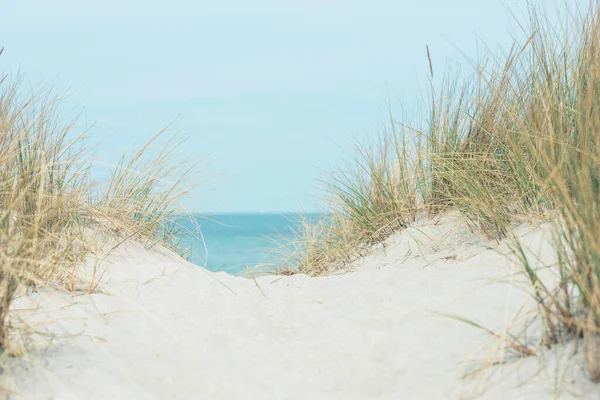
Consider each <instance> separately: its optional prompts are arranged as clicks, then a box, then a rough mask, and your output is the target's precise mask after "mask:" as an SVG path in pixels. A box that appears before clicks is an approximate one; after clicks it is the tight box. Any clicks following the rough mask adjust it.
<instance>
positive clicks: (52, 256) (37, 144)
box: [0, 75, 195, 349]
mask: <svg viewBox="0 0 600 400" xmlns="http://www.w3.org/2000/svg"><path fill="white" fill-rule="evenodd" d="M60 104H61V97H60V96H58V95H56V94H54V93H53V91H52V90H51V89H47V88H42V89H40V90H38V91H33V90H32V89H31V88H29V87H28V86H27V85H26V84H25V83H24V81H23V79H22V78H19V77H18V76H17V77H10V76H8V75H6V76H4V77H3V78H1V79H0V349H4V348H6V347H7V346H8V345H9V341H10V332H9V330H10V318H8V314H9V309H10V304H11V301H12V300H13V297H14V295H15V292H16V291H17V290H18V288H19V287H23V288H31V287H39V286H48V285H50V286H53V287H55V288H59V289H63V290H74V289H75V287H76V285H75V283H76V281H77V267H78V266H79V265H81V263H82V261H83V260H84V259H85V257H86V256H88V255H90V253H91V252H96V251H98V242H97V237H98V234H100V236H102V237H104V238H105V239H106V238H112V239H114V240H113V242H116V243H122V242H123V241H124V240H127V239H129V238H133V239H137V240H140V241H142V242H144V243H146V244H147V245H153V244H155V243H162V244H165V245H167V246H171V247H173V246H174V244H175V239H176V237H177V235H175V233H174V230H173V227H172V226H170V224H169V221H170V220H171V219H170V217H171V216H172V215H173V214H174V213H175V212H177V211H179V205H180V199H181V198H182V197H183V196H185V195H186V194H187V193H188V191H189V190H190V189H191V188H192V187H193V186H194V185H193V184H192V185H190V184H188V182H190V179H189V178H190V174H191V173H192V171H193V170H194V167H195V164H194V163H193V162H192V163H188V162H185V161H184V162H178V161H177V160H176V158H177V157H175V154H176V150H177V149H178V146H179V145H180V144H181V140H179V139H178V138H177V137H174V138H173V139H172V140H171V141H170V142H168V143H167V145H165V146H163V147H161V150H160V151H158V152H151V151H150V149H151V145H152V144H153V143H154V141H155V140H156V139H157V138H158V137H160V136H165V135H167V133H165V132H160V133H159V134H158V135H156V136H155V137H154V138H152V139H151V140H150V141H149V142H148V144H146V145H145V146H144V147H142V148H141V149H140V150H139V151H138V152H135V153H133V154H131V155H129V154H127V153H126V154H125V155H124V156H123V157H122V158H121V160H120V162H119V163H118V164H117V165H114V166H113V168H112V169H111V171H112V172H111V177H110V179H109V180H108V182H107V183H106V185H104V186H102V187H99V186H97V185H96V184H95V183H94V176H93V175H92V170H93V168H92V165H91V162H90V161H89V159H90V157H89V151H90V148H91V147H90V145H89V142H88V140H87V139H86V135H85V133H86V132H85V129H81V128H80V127H79V126H78V125H77V120H76V119H74V120H66V121H65V120H64V119H63V118H62V117H61V115H60V113H59V110H60ZM86 160H87V161H86ZM90 230H91V231H93V233H92V234H91V233H90Z"/></svg>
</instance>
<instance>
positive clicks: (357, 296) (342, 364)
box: [4, 222, 598, 400]
mask: <svg viewBox="0 0 600 400" xmlns="http://www.w3.org/2000/svg"><path fill="white" fill-rule="evenodd" d="M525 229H526V228H522V230H523V232H524V233H525V232H526V230H525ZM421 231H422V232H425V233H426V234H427V236H428V237H429V239H424V237H425V236H423V234H421V233H418V231H417V230H412V229H411V230H409V231H407V232H403V233H401V234H399V235H396V236H395V237H393V238H391V240H390V241H389V242H388V246H387V249H386V253H385V254H380V255H378V256H371V257H367V258H365V259H363V260H361V264H363V265H362V266H360V267H359V268H358V269H357V270H356V271H355V272H352V273H347V274H343V275H338V276H330V277H324V278H309V277H306V276H303V275H296V276H291V277H273V276H266V277H260V278H258V279H257V280H256V282H255V281H253V280H250V279H243V278H235V277H231V276H227V275H225V274H210V273H208V272H206V271H205V270H203V269H200V268H198V267H195V266H192V265H190V264H188V263H186V262H184V261H182V260H180V259H178V258H177V257H173V256H171V255H168V254H158V253H150V252H147V251H145V250H143V249H141V248H139V247H138V246H136V245H131V246H127V247H126V248H125V247H124V248H121V249H119V250H118V253H117V254H116V255H114V256H112V257H111V259H110V260H109V262H108V270H107V274H106V275H105V278H104V281H103V285H102V291H104V292H106V293H107V294H104V293H95V294H92V295H78V296H71V295H65V294H60V293H54V292H49V291H42V292H40V293H36V294H32V295H29V296H27V297H24V298H21V299H19V300H18V302H17V304H18V305H19V306H20V307H23V308H27V307H33V306H37V307H39V309H38V310H37V311H36V312H35V313H34V314H32V315H31V316H29V317H28V320H29V321H30V322H32V323H33V321H40V322H44V323H43V324H42V325H41V326H40V327H43V328H44V329H46V330H48V331H50V332H52V333H53V335H55V336H56V339H55V340H54V341H53V344H52V345H51V346H50V347H49V348H46V349H44V348H43V347H40V349H39V350H35V351H33V352H31V353H30V354H29V356H28V357H27V358H26V359H25V360H22V361H15V362H14V363H13V366H12V369H11V370H10V371H7V372H6V374H5V378H4V381H5V385H8V386H11V387H13V388H14V389H15V390H16V391H17V392H18V393H20V394H19V395H16V396H15V397H16V398H27V399H78V400H79V399H255V398H256V399H321V398H322V399H367V398H368V399H372V398H379V399H428V398H431V399H446V398H450V399H452V398H470V397H471V395H472V394H474V393H478V391H477V389H476V388H474V386H473V383H472V382H470V381H464V380H460V379H459V378H460V376H461V374H462V373H463V372H465V368H466V367H467V366H468V363H467V364H465V361H468V360H469V359H470V358H472V357H474V356H479V357H481V356H484V355H485V353H481V352H477V350H478V349H480V346H481V344H482V343H485V342H489V337H488V336H487V335H486V334H484V333H482V332H481V331H479V330H477V329H475V328H473V327H471V326H469V325H467V324H464V323H461V322H458V321H455V320H453V319H450V318H445V317H442V316H439V315H437V314H434V313H432V312H431V311H436V312H443V313H450V314H457V315H460V316H463V317H466V318H471V319H473V320H476V321H477V322H480V323H482V324H484V325H485V326H488V327H489V328H491V329H501V328H502V327H503V326H505V324H506V323H507V321H509V320H510V319H511V317H512V316H513V314H514V311H515V310H516V309H517V307H518V306H520V305H521V304H523V302H524V301H526V299H527V296H526V295H525V294H524V293H523V292H522V291H520V290H518V289H517V288H516V287H515V286H514V285H510V284H506V283H502V282H498V281H499V280H504V281H507V280H508V281H510V280H511V279H513V278H511V277H510V275H511V273H512V272H514V269H513V268H514V267H513V266H512V265H511V263H510V262H508V261H507V259H506V258H505V257H503V256H501V255H500V254H499V253H498V252H497V251H495V250H486V249H485V248H484V247H482V245H481V244H480V243H477V240H475V239H473V237H472V236H471V235H469V234H468V233H466V231H465V230H464V229H462V228H457V227H456V225H455V224H453V223H452V222H445V223H442V224H440V225H438V226H426V227H424V228H421ZM415 235H417V236H419V237H420V241H421V242H422V244H423V243H424V242H427V241H428V240H431V243H435V244H436V247H437V248H435V249H432V250H428V251H423V250H422V249H423V248H431V246H423V247H422V248H421V250H419V245H418V241H415V239H414V236H415ZM542 236H543V235H542V234H541V232H540V231H539V230H538V231H534V232H532V233H528V234H526V235H525V236H524V240H526V241H528V243H529V244H530V245H531V246H532V248H535V247H536V246H537V248H538V249H539V252H540V253H542V254H544V253H548V251H547V250H548V249H547V245H545V244H544V241H543V237H542ZM540 246H541V247H540ZM544 246H545V247H544ZM519 279H520V278H519ZM52 321H54V322H52ZM71 334H75V335H76V336H74V337H71V336H70V335H71ZM65 335H67V336H66V338H65V339H64V340H63V339H62V338H64V337H65ZM25 365H28V367H27V368H26V367H25ZM474 365H475V364H474V363H471V366H474ZM537 369H538V362H537V360H536V359H535V358H530V359H527V360H524V361H520V362H517V363H511V364H509V366H507V367H505V368H503V369H496V370H494V374H495V375H494V378H496V379H497V378H499V377H502V376H504V378H503V382H502V385H501V386H500V387H492V389H491V390H490V391H488V392H486V393H485V394H484V397H489V398H507V399H508V398H510V399H512V398H546V397H547V396H548V395H549V393H550V392H549V391H548V390H549V389H550V390H553V389H552V388H551V387H550V388H549V385H548V384H547V379H546V378H545V377H544V376H543V374H537V376H538V378H536V379H530V376H531V375H532V374H534V375H535V374H536V371H537ZM576 372H577V371H576ZM577 374H579V375H577ZM580 375H581V374H580V373H579V372H577V373H576V374H575V376H580ZM525 379H529V381H530V384H528V385H524V386H523V385H520V383H521V382H522V381H523V380H525ZM575 385H576V387H577V388H578V390H579V389H581V390H586V391H587V392H585V393H588V394H589V393H591V392H589V390H594V387H593V385H592V386H589V385H588V386H586V385H584V384H583V383H579V382H576V383H575ZM590 388H591V389H590ZM595 389H598V388H597V387H596V388H595ZM564 395H565V396H567V395H568V393H567V394H564ZM515 396H516V397H515Z"/></svg>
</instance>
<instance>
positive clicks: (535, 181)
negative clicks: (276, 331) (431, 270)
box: [297, 0, 600, 381]
mask: <svg viewBox="0 0 600 400" xmlns="http://www.w3.org/2000/svg"><path fill="white" fill-rule="evenodd" d="M564 15H565V16H566V18H565V20H564V22H563V23H558V24H556V23H553V22H551V21H549V20H548V19H547V18H546V17H545V16H544V14H543V13H542V12H541V11H540V9H539V8H536V7H535V6H534V5H530V9H529V17H530V18H529V21H528V23H527V24H523V25H522V26H523V32H524V37H525V40H524V41H523V42H516V43H515V45H514V46H513V47H512V49H511V51H510V52H509V53H508V54H507V55H506V56H505V57H503V58H497V57H493V56H491V55H490V57H489V58H488V60H490V61H484V62H480V63H478V64H477V67H476V69H475V71H474V74H473V75H472V77H471V78H470V79H466V80H464V81H459V80H457V79H449V78H446V79H445V80H444V84H443V85H442V87H441V90H440V91H439V92H438V91H436V90H435V85H433V84H432V91H431V105H430V107H429V113H428V115H429V118H428V119H427V121H425V123H424V125H423V128H414V127H413V128H407V127H406V126H405V125H399V124H396V123H394V122H392V124H391V125H392V126H394V127H402V129H392V130H391V131H390V132H388V133H387V135H386V136H384V137H383V138H382V139H381V140H380V141H379V143H378V145H377V146H375V149H376V150H375V151H373V150H370V147H368V146H362V147H360V148H359V149H358V154H359V157H357V159H356V160H354V161H355V164H354V167H352V168H349V169H347V171H350V172H345V173H341V174H339V175H337V176H334V177H333V179H331V180H330V181H329V182H328V185H329V186H328V188H329V191H330V193H331V195H332V198H333V199H334V200H333V202H332V208H333V212H334V215H335V217H334V219H333V220H332V221H330V222H329V223H327V224H324V225H323V226H324V228H323V227H322V228H320V229H312V230H311V228H307V229H306V231H307V232H309V233H310V234H307V235H305V236H304V238H305V239H304V243H305V248H304V249H303V250H304V251H305V253H306V254H307V256H306V257H305V258H301V259H298V260H297V266H298V269H299V270H300V271H301V272H306V273H308V274H313V275H318V274H324V273H329V272H331V271H332V270H334V269H338V268H343V267H344V266H346V265H348V263H349V262H350V261H351V260H352V259H353V257H356V256H359V255H360V254H361V253H362V252H363V251H364V249H365V248H368V247H369V246H371V245H373V244H375V243H378V242H381V241H383V240H385V239H386V237H387V236H389V235H390V234H391V233H393V232H394V231H397V230H400V229H402V228H404V227H405V226H406V225H407V224H408V223H410V222H411V221H412V220H414V219H415V218H416V217H418V216H419V215H423V216H427V215H428V216H431V215H435V214H438V213H440V212H443V211H445V210H451V209H456V210H458V211H460V212H461V214H462V215H463V216H464V219H465V220H466V221H467V223H468V224H469V225H471V226H472V228H473V229H474V230H478V231H480V232H481V233H482V234H483V235H485V236H487V237H488V238H491V239H495V240H501V239H503V238H506V237H509V239H510V235H511V224H512V223H513V222H514V221H518V220H522V219H523V218H532V217H535V218H539V217H542V218H548V219H551V220H552V221H554V238H555V248H556V252H557V254H556V255H557V259H558V260H559V262H558V265H557V266H556V268H555V272H556V276H557V277H558V285H557V286H550V285H549V284H548V283H544V281H543V280H542V279H541V278H540V276H539V273H538V271H537V270H536V269H535V268H533V267H532V264H531V263H530V261H529V260H528V255H527V253H526V251H525V250H524V249H523V248H522V247H521V246H520V244H519V243H518V242H517V241H516V240H513V243H514V244H515V249H516V250H517V254H518V255H519V259H520V262H521V265H522V266H523V271H524V272H525V274H526V276H527V277H528V278H529V281H530V282H531V285H532V288H533V295H534V298H535V300H536V302H537V304H538V311H539V312H538V316H539V317H540V319H541V320H543V321H544V324H545V328H544V329H545V334H544V335H543V343H544V344H546V345H547V346H550V345H552V344H553V343H556V342H559V341H561V340H564V339H566V338H572V337H580V336H582V337H583V338H584V344H585V348H586V360H587V366H588V371H589V373H590V376H591V377H592V379H594V380H596V381H598V380H600V2H598V1H596V0H593V1H591V2H590V6H589V8H588V9H586V10H584V11H581V10H579V9H577V10H574V9H568V8H567V10H566V11H565V13H564ZM429 74H430V76H431V80H432V82H433V78H434V70H433V63H432V62H431V58H430V70H429ZM407 143H410V145H408V146H407V145H406V144H407Z"/></svg>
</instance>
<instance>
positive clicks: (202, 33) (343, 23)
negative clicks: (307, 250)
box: [0, 0, 526, 212]
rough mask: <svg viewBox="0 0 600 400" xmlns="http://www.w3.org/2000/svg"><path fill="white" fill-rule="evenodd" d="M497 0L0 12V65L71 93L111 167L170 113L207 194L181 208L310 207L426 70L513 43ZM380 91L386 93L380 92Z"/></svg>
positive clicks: (30, 1)
mask: <svg viewBox="0 0 600 400" xmlns="http://www.w3.org/2000/svg"><path fill="white" fill-rule="evenodd" d="M525 4H526V2H525V0H523V1H500V0H452V1H448V0H420V1H415V0H410V1H405V0H396V1H389V0H386V1H376V0H370V1H369V0H343V1H342V0H302V1H291V0H290V1H281V0H279V1H278V0H256V1H218V2H217V1H211V2H208V1H197V0H196V1H192V0H170V1H157V0H143V1H142V0H103V1H83V0H55V1H52V0H3V1H2V2H1V5H0V13H1V16H2V24H0V39H1V41H2V43H0V45H1V46H4V47H5V51H4V54H3V55H2V57H0V66H1V68H2V70H4V71H16V70H17V69H19V68H20V69H21V70H22V72H24V73H25V74H26V76H27V79H28V80H29V81H31V82H32V84H33V85H36V84H39V83H41V82H45V83H48V82H50V83H52V84H54V86H55V87H56V88H57V89H58V90H61V91H65V90H67V89H69V88H70V89H71V92H70V93H71V94H70V97H69V100H68V102H69V104H76V105H81V106H85V109H84V121H88V123H90V122H94V121H96V127H95V128H94V130H93V134H94V135H95V136H99V137H101V138H102V139H103V141H104V144H103V146H100V147H99V149H98V151H97V154H96V155H95V158H96V159H98V160H102V161H105V162H114V160H115V158H116V157H117V155H118V154H120V153H121V152H122V151H123V149H125V148H127V147H128V146H131V145H132V144H134V143H137V144H141V143H143V142H145V141H146V140H147V139H148V138H150V137H151V136H152V135H153V134H154V133H156V132H157V131H158V130H160V129H161V128H162V127H164V126H165V125H167V124H168V123H169V122H171V121H173V120H174V119H175V118H176V117H177V115H179V114H181V117H180V118H179V119H178V121H177V123H176V124H175V127H174V129H175V130H176V131H180V132H183V133H185V134H189V135H190V136H191V139H190V141H188V142H187V145H186V146H185V149H184V150H185V151H186V152H188V153H189V154H190V155H191V156H194V157H204V156H205V158H206V161H204V163H203V170H204V174H203V176H202V177H200V179H202V180H205V181H208V184H207V185H205V186H203V188H202V190H201V191H200V193H198V194H196V195H195V196H194V197H193V198H192V199H191V201H190V202H189V207H190V209H191V210H192V211H228V212H235V211H259V210H266V211H300V210H303V211H309V210H314V209H317V208H319V207H320V206H319V204H318V197H319V196H320V195H322V192H321V189H320V187H321V186H320V184H319V182H318V180H319V178H320V176H321V175H322V173H323V172H324V171H328V170H329V169H331V168H333V167H335V166H336V165H340V164H342V163H343V162H344V160H347V159H348V158H349V157H350V156H351V146H352V140H353V138H358V139H360V138H363V139H364V138H365V137H367V136H369V135H374V134H375V133H377V130H378V126H379V125H380V121H381V118H382V115H383V114H385V112H386V108H387V105H386V104H387V100H388V99H389V97H390V95H392V97H393V96H396V95H397V96H398V97H399V98H398V99H397V98H395V97H394V98H393V101H392V107H393V109H394V110H395V111H396V112H399V111H400V109H401V108H403V109H404V110H405V112H407V113H408V112H410V110H412V109H414V108H416V107H417V106H418V104H419V102H420V99H421V98H422V94H423V93H424V90H425V89H426V86H424V85H425V84H426V72H427V67H426V65H427V60H426V56H425V45H429V47H430V49H431V51H432V54H433V57H434V62H435V63H436V67H437V69H438V70H441V69H443V65H444V64H445V63H446V62H447V61H448V62H450V63H454V62H456V61H457V60H461V58H462V56H461V55H460V54H459V51H458V49H460V50H462V51H463V52H464V53H465V54H467V55H469V56H472V57H474V56H476V54H477V41H476V39H477V38H480V39H483V40H484V41H485V42H487V43H488V44H489V45H491V46H492V47H496V46H504V47H506V46H507V45H508V43H509V42H510V40H509V39H510V35H509V32H512V33H515V34H518V33H519V31H518V29H516V25H515V23H514V22H513V20H512V17H511V15H510V13H509V12H508V11H507V6H508V7H511V8H513V9H516V10H521V11H522V10H524V7H525ZM391 90H393V91H394V92H395V94H392V92H391Z"/></svg>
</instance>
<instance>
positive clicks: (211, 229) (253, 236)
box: [177, 214, 320, 274]
mask: <svg viewBox="0 0 600 400" xmlns="http://www.w3.org/2000/svg"><path fill="white" fill-rule="evenodd" d="M301 216H302V217H304V218H307V219H309V220H317V219H318V218H319V217H320V215H319V214H302V215H299V214H227V215H225V214H195V215H189V216H185V217H179V218H178V219H177V222H178V223H179V224H181V225H182V226H183V227H185V228H186V230H193V228H194V227H195V226H196V225H197V226H199V227H200V231H201V233H202V237H203V239H202V238H201V237H199V236H198V235H191V234H189V233H186V234H184V236H183V237H182V239H183V245H184V246H185V247H187V248H190V249H191V254H190V256H189V260H190V261H191V262H193V263H194V264H197V265H199V266H202V267H205V268H207V269H209V270H211V271H225V272H227V273H230V274H239V273H243V272H244V271H246V269H248V268H250V269H252V268H256V267H257V266H260V267H261V268H263V269H265V268H266V269H272V268H276V267H277V266H278V265H281V261H282V257H283V254H281V252H278V251H277V248H278V247H285V246H289V245H290V242H291V241H292V239H293V238H294V231H295V230H297V229H298V227H299V226H300V220H301Z"/></svg>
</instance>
